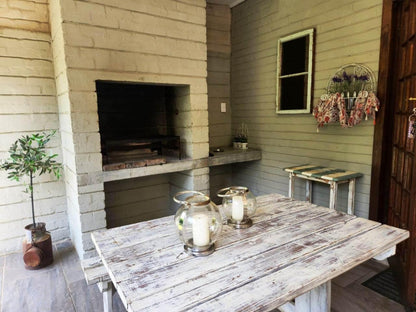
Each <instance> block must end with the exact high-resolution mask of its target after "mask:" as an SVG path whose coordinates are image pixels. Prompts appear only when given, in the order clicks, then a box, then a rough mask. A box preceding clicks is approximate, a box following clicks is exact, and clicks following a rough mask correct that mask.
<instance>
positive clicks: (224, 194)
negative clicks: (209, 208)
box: [217, 186, 248, 197]
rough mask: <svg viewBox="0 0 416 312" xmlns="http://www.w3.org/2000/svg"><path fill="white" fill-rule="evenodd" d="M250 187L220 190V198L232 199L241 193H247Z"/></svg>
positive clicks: (218, 193) (233, 187) (232, 187)
mask: <svg viewBox="0 0 416 312" xmlns="http://www.w3.org/2000/svg"><path fill="white" fill-rule="evenodd" d="M227 192H231V194H227ZM247 192H248V187H245V186H229V187H224V188H223V189H220V190H219V191H218V192H217V196H218V197H232V196H235V195H238V194H241V193H247Z"/></svg>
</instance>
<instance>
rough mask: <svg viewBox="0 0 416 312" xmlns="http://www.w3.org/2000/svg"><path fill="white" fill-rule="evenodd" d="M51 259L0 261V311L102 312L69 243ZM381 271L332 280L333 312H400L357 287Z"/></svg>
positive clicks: (357, 271) (361, 269)
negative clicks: (41, 263) (43, 262)
mask: <svg viewBox="0 0 416 312" xmlns="http://www.w3.org/2000/svg"><path fill="white" fill-rule="evenodd" d="M54 256H55V261H54V263H53V265H51V266H49V267H47V268H44V269H42V270H38V271H28V270H25V269H24V266H23V261H22V255H21V254H13V255H8V256H4V257H0V268H1V272H0V273H1V275H0V287H1V294H0V295H1V297H0V312H29V311H30V312H61V311H62V312H95V311H97V312H100V311H103V303H102V296H101V293H100V292H99V291H98V287H97V286H95V285H92V286H87V284H86V283H85V280H84V276H83V273H82V270H81V265H80V261H79V259H78V256H77V254H76V252H75V250H74V247H73V246H72V243H71V242H70V241H69V240H65V241H62V242H59V243H56V244H55V246H54ZM384 268H385V267H384V266H383V265H381V264H379V263H376V262H374V261H369V262H366V263H364V264H362V265H360V266H358V267H356V268H354V269H352V270H350V271H349V272H347V273H345V274H343V275H341V276H339V277H338V278H336V279H334V280H333V283H332V310H333V311H335V312H366V311H371V312H404V311H405V310H404V308H403V307H402V306H401V305H399V304H397V303H396V302H394V301H392V300H390V299H388V298H385V297H382V296H381V295H379V294H377V293H375V292H373V291H371V290H370V289H368V288H366V287H364V286H362V285H361V283H362V282H363V281H365V280H367V279H369V278H370V277H371V276H373V275H375V274H377V273H378V272H380V271H382V270H383V269H384ZM113 309H114V311H115V312H122V311H125V309H124V307H123V305H122V303H121V301H120V298H119V297H118V295H117V294H115V295H114V297H113ZM247 311H248V312H249V311H250V310H249V309H248V310H247ZM158 312H164V311H158Z"/></svg>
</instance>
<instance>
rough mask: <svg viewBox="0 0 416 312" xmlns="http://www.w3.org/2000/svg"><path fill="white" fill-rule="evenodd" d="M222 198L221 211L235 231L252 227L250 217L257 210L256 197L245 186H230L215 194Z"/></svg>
mask: <svg viewBox="0 0 416 312" xmlns="http://www.w3.org/2000/svg"><path fill="white" fill-rule="evenodd" d="M217 196H218V197H222V209H223V211H224V213H225V215H226V216H227V218H228V223H229V224H231V225H232V226H234V227H235V228H236V229H244V228H248V227H250V226H252V225H253V221H252V220H251V218H250V217H252V216H253V215H254V213H255V212H256V208H257V201H256V197H255V196H254V195H253V193H251V192H250V190H249V189H248V188H247V187H245V186H230V187H226V188H223V189H221V190H219V191H218V192H217Z"/></svg>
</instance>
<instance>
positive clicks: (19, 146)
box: [0, 131, 62, 269]
mask: <svg viewBox="0 0 416 312" xmlns="http://www.w3.org/2000/svg"><path fill="white" fill-rule="evenodd" d="M55 132H56V131H53V132H52V133H50V134H46V133H42V134H40V133H35V134H31V135H24V136H22V137H21V138H19V139H18V140H16V142H14V143H13V144H12V146H11V147H10V149H9V154H10V158H9V159H7V160H5V161H3V163H2V164H1V166H0V169H3V170H6V171H7V172H8V176H7V178H8V179H10V180H13V181H18V182H19V181H20V180H21V178H22V177H26V178H28V183H25V185H26V186H27V187H26V190H25V192H27V193H29V194H30V199H31V204H32V221H33V223H32V224H29V225H27V226H26V227H25V229H26V230H27V233H29V235H27V237H26V239H25V241H24V242H23V252H24V256H23V260H24V262H25V264H26V268H28V269H37V268H40V267H44V266H46V265H48V264H50V263H52V261H53V255H52V241H51V238H50V234H49V233H48V232H47V231H46V229H45V223H42V222H40V223H36V219H35V205H34V199H33V179H34V178H35V177H36V176H40V175H42V174H45V173H53V174H54V175H55V177H56V178H57V179H59V178H60V177H61V168H62V165H61V164H60V163H59V162H57V161H56V160H55V158H56V157H57V156H58V155H57V154H53V155H47V154H46V151H45V148H46V144H47V143H48V142H49V141H50V139H51V138H52V136H53V135H54V134H55Z"/></svg>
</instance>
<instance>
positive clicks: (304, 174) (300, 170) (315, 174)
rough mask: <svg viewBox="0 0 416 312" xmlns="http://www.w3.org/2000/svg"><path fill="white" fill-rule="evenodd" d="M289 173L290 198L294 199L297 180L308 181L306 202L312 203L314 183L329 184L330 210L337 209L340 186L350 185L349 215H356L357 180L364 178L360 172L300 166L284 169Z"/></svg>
mask: <svg viewBox="0 0 416 312" xmlns="http://www.w3.org/2000/svg"><path fill="white" fill-rule="evenodd" d="M283 170H285V171H286V172H289V197H290V198H294V192H295V178H301V179H304V180H306V200H307V201H309V202H310V203H311V202H312V182H313V181H316V182H320V183H325V184H329V186H330V192H329V208H330V209H334V210H335V209H336V202H337V195H338V185H339V184H342V183H348V184H349V186H348V207H347V209H348V211H347V212H348V214H354V197H355V179H356V178H359V177H361V176H363V174H362V173H360V172H354V171H346V170H343V169H335V168H326V167H323V166H315V165H309V164H308V165H299V166H294V167H288V168H283Z"/></svg>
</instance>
